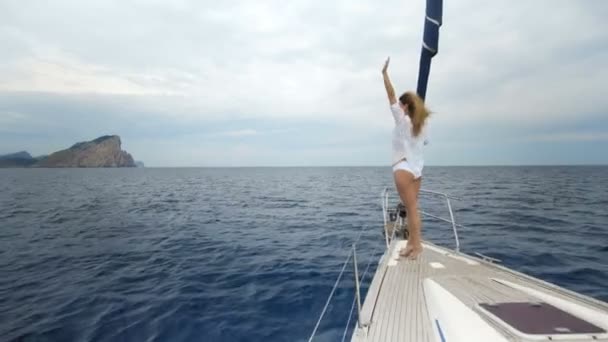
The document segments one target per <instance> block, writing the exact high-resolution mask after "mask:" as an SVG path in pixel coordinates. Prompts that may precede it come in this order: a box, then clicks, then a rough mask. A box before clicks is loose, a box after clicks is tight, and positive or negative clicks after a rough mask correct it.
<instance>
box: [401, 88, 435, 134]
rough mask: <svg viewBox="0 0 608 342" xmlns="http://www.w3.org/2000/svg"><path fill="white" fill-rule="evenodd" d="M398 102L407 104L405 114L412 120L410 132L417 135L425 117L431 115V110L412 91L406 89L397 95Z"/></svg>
mask: <svg viewBox="0 0 608 342" xmlns="http://www.w3.org/2000/svg"><path fill="white" fill-rule="evenodd" d="M399 102H401V104H403V105H407V115H408V116H409V117H410V119H411V120H412V133H413V134H414V136H415V137H416V136H418V134H420V132H421V131H422V127H424V124H425V122H426V119H427V118H428V117H429V115H431V111H430V110H428V108H426V106H425V105H424V101H423V100H422V99H421V98H420V96H418V94H416V93H414V92H413V91H407V92H405V93H403V95H401V97H399Z"/></svg>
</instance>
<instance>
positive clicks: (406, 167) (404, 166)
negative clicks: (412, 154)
mask: <svg viewBox="0 0 608 342" xmlns="http://www.w3.org/2000/svg"><path fill="white" fill-rule="evenodd" d="M397 170H403V171H407V172H409V173H411V174H412V175H414V179H418V178H420V177H422V169H418V168H416V167H413V166H412V165H411V164H410V163H408V162H407V160H402V161H400V162H398V163H397V164H395V165H394V166H393V173H394V172H395V171H397Z"/></svg>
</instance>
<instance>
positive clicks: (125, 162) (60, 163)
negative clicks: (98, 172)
mask: <svg viewBox="0 0 608 342" xmlns="http://www.w3.org/2000/svg"><path fill="white" fill-rule="evenodd" d="M120 145H121V142H120V137H119V136H118V135H104V136H102V137H99V138H97V139H95V140H91V141H84V142H79V143H76V144H74V145H72V147H70V148H67V149H65V150H61V151H57V152H54V153H51V154H50V155H48V156H39V157H32V156H31V155H30V154H29V153H28V152H26V151H21V152H17V153H11V154H6V155H2V156H0V167H5V168H6V167H143V163H142V162H136V161H134V160H133V157H132V156H131V154H129V153H128V152H127V151H123V150H121V148H120Z"/></svg>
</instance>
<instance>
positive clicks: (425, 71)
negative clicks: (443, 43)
mask: <svg viewBox="0 0 608 342" xmlns="http://www.w3.org/2000/svg"><path fill="white" fill-rule="evenodd" d="M442 15H443V0H426V19H425V20H424V35H423V38H422V52H421V53H420V68H419V70H418V88H417V92H418V95H420V97H422V98H423V99H424V98H425V97H426V86H427V84H428V82H429V73H430V72H431V59H432V58H433V57H434V56H435V55H436V54H437V52H438V51H439V27H441V20H442Z"/></svg>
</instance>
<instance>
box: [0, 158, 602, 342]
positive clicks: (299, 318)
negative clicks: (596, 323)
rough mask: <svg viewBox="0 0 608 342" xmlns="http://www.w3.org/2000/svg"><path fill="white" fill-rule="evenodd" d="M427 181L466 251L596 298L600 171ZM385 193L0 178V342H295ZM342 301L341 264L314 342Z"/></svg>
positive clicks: (376, 189) (136, 177) (252, 173)
mask: <svg viewBox="0 0 608 342" xmlns="http://www.w3.org/2000/svg"><path fill="white" fill-rule="evenodd" d="M425 171H426V175H425V180H424V184H423V186H424V187H426V188H429V189H434V190H438V191H445V192H449V193H451V194H453V195H456V196H460V197H462V200H461V201H458V202H456V203H455V207H456V218H457V220H458V221H459V222H460V223H462V224H464V225H465V226H466V229H463V230H462V231H461V243H462V247H463V250H464V251H468V252H472V251H478V252H482V253H484V254H487V255H491V256H494V257H497V258H499V259H502V260H503V262H504V264H506V265H507V266H510V267H513V268H515V269H516V270H520V271H523V272H526V273H530V274H532V275H534V276H538V277H540V278H542V279H545V280H548V281H551V282H554V283H557V284H559V285H562V286H564V287H566V288H570V289H573V290H576V291H579V292H582V293H585V294H587V295H590V296H593V297H596V298H600V299H602V300H608V287H607V285H606V279H608V261H607V260H608V191H607V190H608V167H473V168H471V167H445V168H443V167H429V168H427V169H426V170H425ZM391 185H392V178H391V173H390V170H389V169H388V168H373V167H369V168H228V169H221V168H218V169H213V168H210V169H95V170H82V169H56V170H42V169H22V170H6V169H5V170H0V339H1V340H7V341H302V340H306V339H307V338H308V335H309V334H310V332H311V330H312V328H313V326H314V324H315V322H316V319H317V317H318V315H319V313H320V311H321V309H322V307H323V305H324V302H325V299H326V297H327V295H328V293H329V291H330V290H331V287H332V286H333V283H334V280H335V279H336V276H337V274H338V272H339V271H340V269H341V266H342V263H343V261H344V258H345V255H346V254H347V253H348V248H349V246H350V244H351V243H352V242H353V241H354V240H355V238H356V236H357V235H358V234H359V232H360V231H361V230H362V229H363V235H362V241H361V243H360V245H359V264H360V268H361V269H365V266H366V265H367V263H368V262H369V261H370V260H371V261H377V258H378V254H377V253H378V252H377V251H378V250H377V249H376V255H375V256H374V255H372V254H373V253H372V252H373V251H374V249H375V248H377V247H381V246H382V237H381V235H380V230H381V227H382V223H381V222H382V216H381V212H380V200H379V195H380V192H381V191H382V189H383V188H384V187H385V186H391ZM423 206H424V207H425V208H426V209H427V210H428V211H431V212H433V213H435V214H445V211H444V210H445V207H444V205H443V204H442V203H440V202H435V201H432V200H424V201H423ZM424 234H425V237H426V238H428V239H431V240H433V241H436V242H438V243H440V244H445V245H451V244H452V240H451V231H450V228H449V227H447V226H445V225H444V224H440V223H436V222H431V221H425V223H424ZM374 267H375V263H372V270H371V271H372V272H373V268H374ZM369 274H370V275H371V273H369ZM369 279H370V277H369V276H368V277H367V280H368V281H369ZM365 289H366V287H365V286H364V289H363V290H365ZM352 295H353V282H352V272H351V269H350V267H349V268H348V269H347V274H346V278H345V279H344V281H342V282H341V283H340V287H339V289H338V291H337V293H336V299H335V300H334V301H333V302H332V305H331V306H330V307H329V312H328V315H327V319H326V320H325V321H324V322H323V324H322V325H321V327H320V333H319V335H318V336H319V339H318V340H320V341H335V340H340V338H341V337H342V332H343V330H344V324H345V322H346V319H347V317H348V312H349V310H350V307H351V303H352V302H351V300H352Z"/></svg>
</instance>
